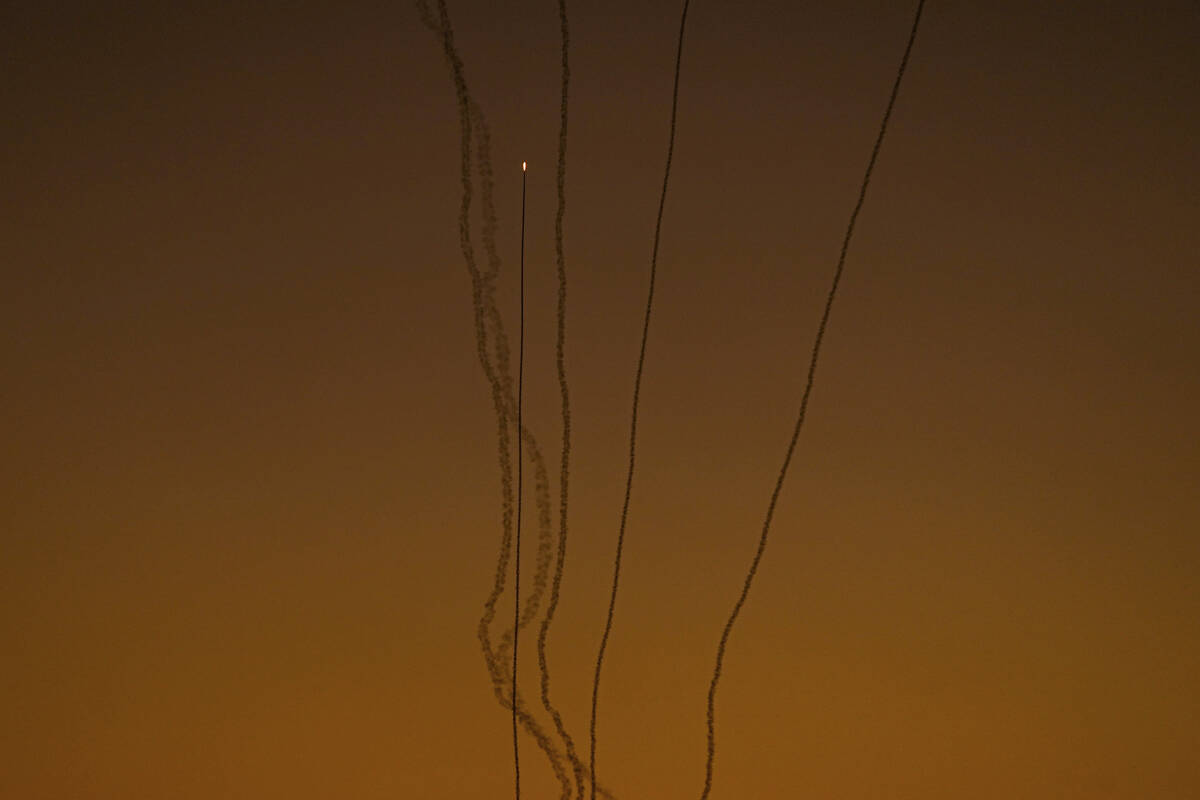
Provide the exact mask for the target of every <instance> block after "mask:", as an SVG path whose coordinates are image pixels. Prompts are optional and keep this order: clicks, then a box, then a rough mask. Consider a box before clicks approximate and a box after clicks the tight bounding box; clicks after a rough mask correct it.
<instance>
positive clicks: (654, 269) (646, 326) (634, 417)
mask: <svg viewBox="0 0 1200 800" xmlns="http://www.w3.org/2000/svg"><path fill="white" fill-rule="evenodd" d="M688 2H689V0H684V3H683V13H682V14H681V15H680V18H679V44H678V46H677V48H676V51H675V82H674V86H673V87H672V89H671V126H670V134H669V135H668V137H667V164H666V167H665V168H664V169H663V185H662V193H661V194H660V195H659V198H658V218H657V220H656V221H655V223H654V247H653V248H652V249H651V251H650V288H649V291H648V292H647V294H646V314H645V318H644V319H643V321H642V344H641V349H640V350H639V351H638V362H637V372H636V374H635V376H634V379H633V411H632V412H631V414H630V424H629V471H628V472H627V473H626V476H625V500H624V502H623V503H622V505H621V524H620V527H619V528H618V529H617V552H616V556H615V557H614V559H613V578H612V593H611V594H610V595H609V598H608V617H607V619H606V620H605V623H604V635H603V636H602V637H601V639H600V650H599V652H598V653H597V655H596V673H595V676H594V677H593V679H592V716H591V722H590V726H589V738H590V743H589V756H588V768H589V771H590V772H591V773H592V774H593V775H594V774H595V773H596V710H597V706H598V705H599V701H600V672H601V670H602V669H603V666H604V651H605V649H606V648H607V647H608V637H609V634H610V633H612V626H613V615H614V613H615V611H616V607H617V587H618V584H619V583H620V579H621V551H622V549H623V548H624V545H625V524H626V522H627V521H628V518H629V497H630V495H631V494H632V492H633V467H634V461H635V456H636V450H637V421H638V400H639V397H640V395H641V389H642V371H643V369H644V368H645V366H646V340H647V339H648V338H649V335H650V313H651V311H652V310H653V307H654V279H655V276H656V275H657V273H658V243H659V239H660V236H661V234H662V219H663V208H664V207H665V206H666V203H667V183H668V181H669V180H670V178H671V157H672V156H673V155H674V152H675V120H676V116H677V112H678V109H679V71H680V65H681V63H682V61H683V33H684V30H685V27H686V26H687V12H688ZM595 798H596V790H595V787H594V786H593V787H592V800H595Z"/></svg>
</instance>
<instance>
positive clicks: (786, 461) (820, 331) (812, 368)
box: [700, 0, 925, 800]
mask: <svg viewBox="0 0 1200 800" xmlns="http://www.w3.org/2000/svg"><path fill="white" fill-rule="evenodd" d="M924 6H925V0H918V2H917V10H916V13H915V15H914V17H913V23H912V29H911V30H910V31H909V34H908V44H907V45H906V46H905V48H904V56H903V57H902V58H901V59H900V66H899V68H898V69H897V71H896V79H895V81H894V82H893V84H892V93H891V96H890V97H889V98H888V104H887V109H886V110H885V111H884V112H883V121H882V122H881V123H880V125H879V134H878V136H876V138H875V146H874V148H872V150H871V158H870V160H869V161H868V162H867V169H866V173H865V174H864V175H863V180H862V185H861V187H860V189H859V192H858V201H857V202H856V203H855V205H854V211H853V212H851V214H850V222H849V224H848V225H847V227H846V235H845V237H844V238H843V239H842V250H841V253H840V255H839V256H838V261H837V269H836V270H835V271H834V274H833V283H832V285H831V286H830V287H829V294H828V296H827V297H826V299H825V309H824V311H823V312H822V314H821V323H820V325H818V326H817V335H816V339H815V340H814V341H813V347H812V356H811V358H810V360H809V364H808V379H807V382H806V383H805V386H804V394H803V396H802V397H801V399H800V411H799V414H798V415H797V418H796V425H795V427H794V428H793V430H792V436H791V439H790V441H789V442H788V446H787V453H786V455H784V458H783V464H782V466H780V468H779V475H778V477H777V478H776V480H775V488H774V489H773V490H772V492H771V500H770V502H769V503H768V504H767V514H766V519H765V520H764V521H763V526H762V533H761V534H760V535H759V539H758V548H757V550H755V553H754V559H753V560H752V561H751V562H750V569H749V571H748V572H747V573H746V579H745V582H744V583H743V584H742V591H741V594H740V595H739V596H738V599H737V602H736V603H734V606H733V611H732V612H731V613H730V615H729V619H728V621H726V623H725V629H724V630H723V631H722V633H721V641H720V643H719V644H718V645H717V663H716V666H715V667H714V669H713V676H712V682H711V683H710V684H709V687H708V755H707V759H706V761H705V774H704V791H703V792H702V793H701V795H700V800H706V798H707V797H708V796H709V793H710V792H711V791H712V776H713V762H714V760H715V758H716V748H717V746H716V718H715V715H714V705H715V701H716V694H717V683H718V681H720V679H721V666H722V664H723V662H724V660H725V648H726V646H727V645H728V643H729V634H730V632H731V631H732V630H733V625H734V623H735V622H736V621H737V618H738V614H740V613H741V611H742V606H743V605H745V603H746V597H747V596H748V595H749V594H750V585H751V583H753V581H754V576H755V575H756V574H757V572H758V565H759V562H760V561H762V556H763V551H764V550H765V549H766V546H767V534H768V532H769V531H770V528H771V519H772V517H774V515H775V505H776V503H777V502H778V500H779V493H780V491H781V490H782V489H783V482H784V480H785V479H786V478H787V472H788V467H789V465H790V464H791V461H792V455H793V454H794V453H795V452H796V441H797V439H799V437H800V429H801V428H802V427H803V426H804V415H805V412H806V411H807V410H808V399H809V397H810V396H811V394H812V388H813V379H814V377H815V375H816V371H817V359H818V358H819V356H820V354H821V342H822V341H823V339H824V338H825V328H826V326H827V325H828V324H829V313H830V311H831V310H832V309H833V301H834V298H835V297H836V295H837V289H838V284H839V283H840V282H841V279H842V271H843V269H844V268H845V265H846V252H847V250H849V248H850V239H851V237H852V236H853V234H854V224H855V222H856V221H857V220H858V214H859V212H860V211H861V210H862V207H863V201H864V200H865V199H866V196H867V186H868V184H870V182H871V172H872V170H874V169H875V161H876V159H878V157H879V149H880V147H882V146H883V137H884V134H885V133H886V132H887V125H888V120H889V119H890V118H891V116H892V108H893V107H894V106H895V104H896V96H897V95H898V94H899V92H900V82H901V80H902V79H903V78H904V71H905V69H906V68H907V66H908V58H909V55H910V54H911V53H912V48H913V42H915V41H916V38H917V27H918V26H919V25H920V22H921V11H922V9H923V8H924Z"/></svg>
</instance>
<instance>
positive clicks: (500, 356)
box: [471, 101, 552, 642]
mask: <svg viewBox="0 0 1200 800" xmlns="http://www.w3.org/2000/svg"><path fill="white" fill-rule="evenodd" d="M471 117H472V126H473V127H472V130H473V131H474V132H476V133H477V137H476V138H477V142H478V144H477V145H476V148H475V165H476V170H477V172H478V173H479V179H480V180H479V182H480V184H481V188H482V191H481V192H480V195H481V198H480V199H481V201H482V202H481V205H482V218H483V224H482V229H483V235H482V239H483V246H484V250H485V251H486V253H487V257H488V268H487V270H481V271H480V272H479V280H480V281H481V283H482V287H483V294H482V303H483V306H484V316H485V318H486V320H487V324H488V325H489V326H490V328H491V340H492V341H493V342H494V347H495V351H496V362H497V366H496V369H495V379H496V380H498V381H500V385H501V394H502V395H503V397H504V400H505V403H506V404H507V408H508V414H509V415H510V416H511V415H512V414H513V411H512V409H513V408H514V405H513V403H514V400H513V393H512V378H511V376H510V370H509V351H508V334H507V333H506V332H505V330H504V319H503V317H502V316H501V314H500V308H499V306H498V305H497V304H496V299H495V280H494V279H495V277H496V276H497V275H498V274H499V272H500V255H499V251H498V249H497V247H496V229H497V220H496V207H495V202H494V199H493V198H494V194H495V183H494V180H493V177H492V156H491V135H490V132H489V130H488V124H487V119H486V118H485V117H484V114H483V110H482V109H481V108H480V107H479V105H478V103H475V102H474V101H471ZM490 370H491V367H490V365H488V366H486V367H485V372H487V374H488V375H489V381H491V380H492V377H490V376H491V375H492V374H493V373H492V372H491V371H490ZM518 428H519V430H520V432H521V441H522V442H523V443H524V446H525V447H526V448H528V449H529V460H530V462H531V463H532V464H533V468H534V472H535V480H534V501H535V504H536V506H537V511H538V555H537V569H536V572H535V573H534V576H533V590H532V592H531V593H530V595H529V599H528V600H527V601H526V603H525V611H524V613H522V614H521V621H520V624H519V626H518V627H519V629H522V630H523V629H524V628H526V627H527V626H528V625H529V623H530V622H531V621H532V619H533V618H534V617H536V616H537V612H538V610H539V609H540V607H541V602H542V595H543V594H544V593H545V591H546V582H547V575H548V573H549V567H550V548H551V542H550V537H551V535H552V534H551V522H550V483H549V477H548V474H547V471H546V461H545V458H544V457H543V456H542V450H541V447H540V446H539V445H538V442H537V439H536V438H535V437H534V435H533V433H532V432H531V431H530V430H529V428H528V426H526V425H524V424H520V425H518ZM504 641H506V642H507V641H511V635H510V632H508V631H506V632H505V638H504Z"/></svg>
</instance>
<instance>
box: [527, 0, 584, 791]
mask: <svg viewBox="0 0 1200 800" xmlns="http://www.w3.org/2000/svg"><path fill="white" fill-rule="evenodd" d="M558 20H559V32H560V37H561V40H562V51H561V60H562V64H561V71H560V76H561V99H560V104H559V126H558V165H557V170H556V174H555V184H556V188H557V192H558V206H557V208H556V210H555V215H554V254H555V262H556V264H557V267H558V318H557V323H558V327H557V336H556V338H555V345H554V361H555V365H556V368H557V370H558V390H559V397H560V400H561V407H562V453H561V455H560V458H559V465H560V466H559V506H558V509H559V520H558V549H557V557H556V559H555V562H554V578H553V583H552V585H551V588H550V600H549V602H548V603H547V605H546V616H545V617H544V618H543V619H542V625H541V628H540V629H539V630H538V638H537V654H538V665H539V667H540V669H541V687H540V688H541V699H542V706H543V707H544V708H545V709H546V711H547V712H548V713H549V714H550V716H551V718H552V719H553V720H554V727H555V729H556V730H557V731H558V735H559V738H560V739H561V740H562V742H563V745H564V747H566V750H567V758H568V759H569V760H570V762H571V767H572V771H573V773H574V777H575V791H576V792H577V793H578V796H579V797H580V798H582V797H583V764H582V763H581V762H580V760H579V756H578V754H577V753H576V752H575V742H574V740H573V739H572V738H571V735H570V734H569V733H568V732H567V727H566V725H564V724H563V720H562V715H561V714H560V713H559V711H558V709H557V708H555V707H554V704H553V703H552V702H551V700H550V664H549V661H548V660H547V657H546V642H547V638H548V637H549V634H550V626H551V625H552V624H553V623H554V612H555V611H556V610H557V609H558V601H559V593H560V591H561V588H562V578H563V567H564V565H565V564H566V558H567V507H568V503H567V498H568V490H569V487H570V477H571V475H570V461H571V399H570V389H569V386H568V384H567V366H566V335H567V328H566V326H567V263H566V253H565V246H564V243H563V220H564V217H565V215H566V210H567V189H566V180H567V111H568V101H569V99H570V81H571V67H570V36H569V29H568V24H567V4H566V0H559V2H558ZM593 774H594V773H593ZM564 800H569V795H568V796H567V797H565V798H564Z"/></svg>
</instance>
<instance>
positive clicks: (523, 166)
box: [521, 161, 525, 172]
mask: <svg viewBox="0 0 1200 800" xmlns="http://www.w3.org/2000/svg"><path fill="white" fill-rule="evenodd" d="M524 171H525V162H524V161H522V162H521V172H524Z"/></svg>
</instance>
